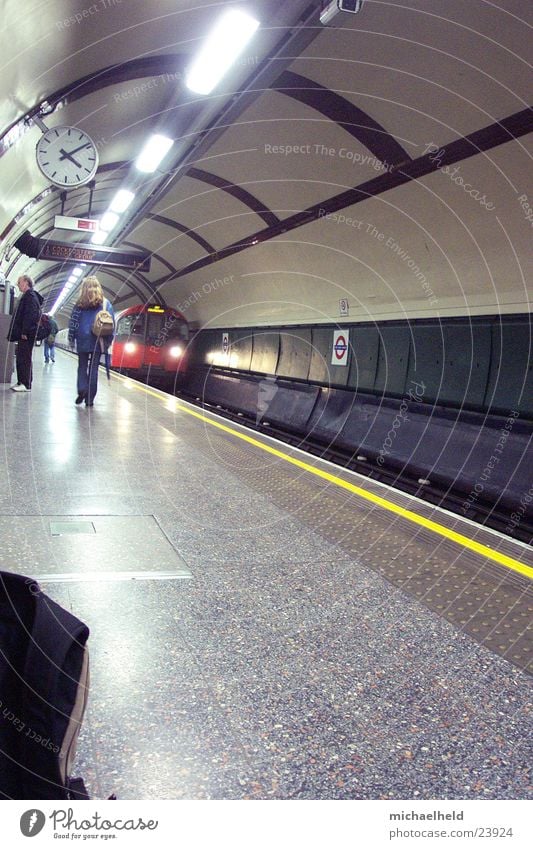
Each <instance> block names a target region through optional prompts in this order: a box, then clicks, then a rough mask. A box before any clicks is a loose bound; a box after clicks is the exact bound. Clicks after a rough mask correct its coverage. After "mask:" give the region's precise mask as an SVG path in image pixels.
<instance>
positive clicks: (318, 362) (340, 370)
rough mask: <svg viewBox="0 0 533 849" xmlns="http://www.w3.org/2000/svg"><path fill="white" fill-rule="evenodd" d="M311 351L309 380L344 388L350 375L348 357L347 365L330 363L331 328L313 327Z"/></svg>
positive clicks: (331, 350)
mask: <svg viewBox="0 0 533 849" xmlns="http://www.w3.org/2000/svg"><path fill="white" fill-rule="evenodd" d="M312 342H313V351H312V354H311V365H310V367H309V380H315V381H317V382H319V383H326V384H327V385H328V386H329V385H333V386H335V385H337V386H346V384H347V383H348V376H349V374H350V357H351V351H350V352H349V353H348V365H347V366H336V365H332V363H331V355H332V353H333V328H332V327H314V328H313V333H312Z"/></svg>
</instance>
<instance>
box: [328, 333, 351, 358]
mask: <svg viewBox="0 0 533 849" xmlns="http://www.w3.org/2000/svg"><path fill="white" fill-rule="evenodd" d="M349 343H350V332H349V331H348V330H335V331H334V332H333V352H332V355H331V365H332V366H347V365H348V345H349Z"/></svg>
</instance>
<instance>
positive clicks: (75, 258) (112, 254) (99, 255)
mask: <svg viewBox="0 0 533 849" xmlns="http://www.w3.org/2000/svg"><path fill="white" fill-rule="evenodd" d="M15 247H16V248H17V250H19V251H20V252H21V253H23V254H26V256H30V257H33V258H34V259H43V260H48V261H50V262H53V261H56V262H73V263H79V262H85V263H88V264H90V265H103V266H109V267H114V268H128V269H130V270H132V271H150V263H151V257H150V254H141V253H131V252H127V251H121V250H119V249H117V248H106V247H101V246H100V247H96V246H93V245H83V244H69V243H65V242H52V241H48V240H47V239H39V238H37V237H35V236H32V235H31V233H29V232H28V231H26V232H25V233H23V234H22V236H20V238H18V239H17V241H16V242H15Z"/></svg>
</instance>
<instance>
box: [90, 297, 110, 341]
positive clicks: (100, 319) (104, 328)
mask: <svg viewBox="0 0 533 849" xmlns="http://www.w3.org/2000/svg"><path fill="white" fill-rule="evenodd" d="M106 306H107V301H104V302H103V304H102V309H101V310H99V311H98V312H97V313H96V315H95V317H94V321H93V326H92V328H91V330H92V332H93V333H94V335H95V336H98V338H99V339H100V338H101V337H104V336H113V334H114V332H115V323H114V321H113V316H112V315H111V313H110V312H108V311H107V309H106Z"/></svg>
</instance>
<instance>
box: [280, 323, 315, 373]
mask: <svg viewBox="0 0 533 849" xmlns="http://www.w3.org/2000/svg"><path fill="white" fill-rule="evenodd" d="M310 363H311V330H310V329H309V330H284V331H282V333H280V354H279V362H278V368H277V374H278V375H279V376H280V377H294V378H297V379H299V380H307V379H308V377H309V365H310Z"/></svg>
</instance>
